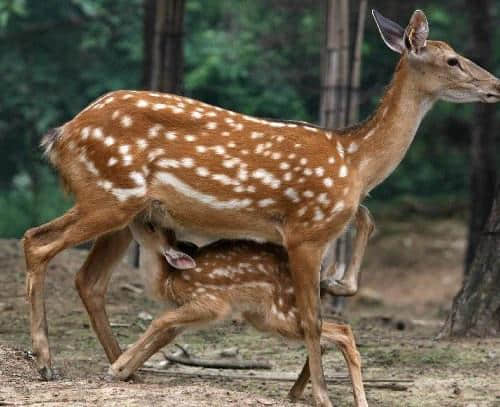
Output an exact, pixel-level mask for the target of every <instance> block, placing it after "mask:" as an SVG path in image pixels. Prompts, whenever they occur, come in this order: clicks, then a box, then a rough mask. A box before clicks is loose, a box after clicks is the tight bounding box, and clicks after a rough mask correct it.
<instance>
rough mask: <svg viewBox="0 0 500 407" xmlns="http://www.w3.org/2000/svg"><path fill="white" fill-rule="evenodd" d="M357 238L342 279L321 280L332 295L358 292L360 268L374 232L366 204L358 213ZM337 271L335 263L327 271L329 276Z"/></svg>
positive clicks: (324, 287)
mask: <svg viewBox="0 0 500 407" xmlns="http://www.w3.org/2000/svg"><path fill="white" fill-rule="evenodd" d="M355 221H356V238H355V240H354V247H353V251H352V257H351V261H350V262H349V265H348V267H347V270H346V272H345V274H344V276H343V277H342V279H341V280H334V279H325V280H322V281H321V289H324V290H325V291H327V292H329V293H330V294H332V295H342V296H350V295H354V294H356V293H357V292H358V281H359V270H360V268H361V262H362V261H363V257H364V254H365V249H366V245H367V243H368V239H369V238H370V235H371V234H372V232H373V229H374V223H373V220H372V217H371V215H370V212H369V211H368V209H367V208H365V207H364V206H360V207H359V209H358V211H357V213H356V219H355ZM332 271H335V265H334V264H332V266H331V269H330V270H329V271H328V272H327V275H326V276H328V275H329V274H330V275H331V274H332V273H331V272H332Z"/></svg>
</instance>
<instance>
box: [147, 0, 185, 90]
mask: <svg viewBox="0 0 500 407" xmlns="http://www.w3.org/2000/svg"><path fill="white" fill-rule="evenodd" d="M184 10H185V0H144V65H143V85H144V87H145V88H147V89H151V90H158V91H162V92H170V93H176V94H181V93H182V77H183V69H184V58H183V35H184V31H183V23H184Z"/></svg>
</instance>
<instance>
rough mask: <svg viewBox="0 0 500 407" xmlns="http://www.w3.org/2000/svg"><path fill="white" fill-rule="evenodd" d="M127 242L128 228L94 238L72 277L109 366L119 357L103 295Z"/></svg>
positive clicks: (118, 347)
mask: <svg viewBox="0 0 500 407" xmlns="http://www.w3.org/2000/svg"><path fill="white" fill-rule="evenodd" d="M131 240H132V235H131V233H130V230H129V229H128V228H125V229H122V230H118V231H116V232H111V233H109V234H106V235H103V236H100V237H98V238H97V239H96V241H95V242H94V245H93V246H92V250H91V251H90V253H89V255H88V257H87V259H86V260H85V263H84V264H83V266H82V268H81V269H80V270H79V271H78V273H77V274H76V277H75V285H76V288H77V290H78V294H79V295H80V298H81V300H82V302H83V304H84V305H85V309H86V310H87V313H88V315H89V320H90V323H91V324H92V328H93V329H94V332H95V333H96V335H97V338H98V339H99V342H100V343H101V345H102V347H103V348H104V351H105V352H106V356H107V357H108V360H109V361H110V362H111V363H113V362H114V361H115V360H116V359H117V358H118V356H120V354H121V349H120V345H119V344H118V341H117V340H116V338H115V337H114V335H113V332H112V330H111V326H110V324H109V320H108V316H107V314H106V308H105V295H106V291H107V289H108V283H109V280H110V278H111V273H112V272H113V269H114V267H115V266H116V264H117V263H119V261H120V260H121V259H122V257H123V255H124V254H125V252H126V250H127V248H128V247H129V244H130V241H131Z"/></svg>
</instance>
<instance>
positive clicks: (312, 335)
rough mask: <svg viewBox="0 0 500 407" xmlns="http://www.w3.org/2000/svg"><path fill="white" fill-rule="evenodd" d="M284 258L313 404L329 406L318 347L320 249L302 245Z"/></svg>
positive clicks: (319, 330)
mask: <svg viewBox="0 0 500 407" xmlns="http://www.w3.org/2000/svg"><path fill="white" fill-rule="evenodd" d="M288 255H289V263H290V271H291V275H292V280H293V284H294V288H295V295H296V301H297V307H298V309H299V313H300V317H301V321H302V328H303V330H304V341H305V344H306V348H307V353H308V357H309V369H310V371H311V378H312V391H313V397H314V400H315V402H316V405H318V406H321V407H330V406H331V405H332V403H331V402H330V399H329V398H328V391H327V388H326V382H325V377H324V374H323V366H322V363H321V346H320V335H321V316H320V302H319V275H320V265H321V255H322V250H321V248H320V247H318V246H316V245H313V244H311V243H307V242H306V243H302V244H300V245H299V246H297V247H295V248H293V249H292V248H289V249H288Z"/></svg>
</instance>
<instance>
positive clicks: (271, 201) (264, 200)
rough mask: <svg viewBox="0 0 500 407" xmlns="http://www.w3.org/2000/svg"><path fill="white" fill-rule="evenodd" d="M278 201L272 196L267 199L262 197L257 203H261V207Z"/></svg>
mask: <svg viewBox="0 0 500 407" xmlns="http://www.w3.org/2000/svg"><path fill="white" fill-rule="evenodd" d="M275 202H276V201H275V200H274V199H272V198H266V199H261V200H260V201H259V202H258V203H257V205H259V206H260V207H261V208H265V207H267V206H270V205H272V204H274V203H275Z"/></svg>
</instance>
